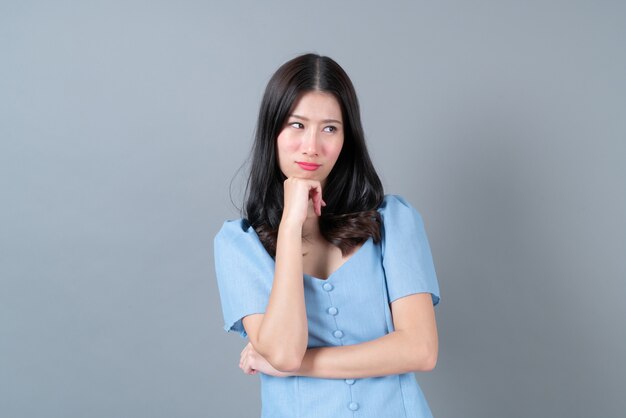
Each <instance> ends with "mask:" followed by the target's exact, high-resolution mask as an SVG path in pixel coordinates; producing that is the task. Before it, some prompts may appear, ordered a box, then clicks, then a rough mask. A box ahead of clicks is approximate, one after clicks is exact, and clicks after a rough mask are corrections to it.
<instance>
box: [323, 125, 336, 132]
mask: <svg viewBox="0 0 626 418" xmlns="http://www.w3.org/2000/svg"><path fill="white" fill-rule="evenodd" d="M336 130H337V128H336V127H334V126H327V127H325V128H324V132H335V131H336Z"/></svg>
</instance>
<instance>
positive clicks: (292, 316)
mask: <svg viewBox="0 0 626 418" xmlns="http://www.w3.org/2000/svg"><path fill="white" fill-rule="evenodd" d="M284 192H285V193H284V194H285V205H284V210H283V216H282V219H281V221H280V226H279V228H278V238H277V243H276V265H275V271H274V281H273V283H272V290H271V292H270V297H269V300H268V303H267V308H266V310H265V313H264V314H254V315H249V316H246V317H245V318H243V325H244V328H245V329H246V332H247V333H248V338H249V339H250V343H251V344H252V346H253V347H254V349H255V350H256V351H257V352H258V353H259V354H260V355H261V356H263V357H264V358H265V359H266V360H267V361H268V362H269V363H270V364H271V365H272V366H273V367H274V368H275V369H277V370H281V371H294V370H297V369H299V368H300V365H301V362H302V359H303V357H304V354H305V352H306V348H307V343H308V335H309V331H308V323H307V317H306V305H305V302H304V281H303V280H302V277H303V269H302V227H303V224H304V221H305V220H306V218H307V214H308V209H309V200H311V204H313V206H314V208H315V212H316V214H317V215H318V216H319V214H320V213H321V205H322V198H321V186H320V183H319V182H318V181H314V180H303V179H298V178H289V179H287V180H285V183H284Z"/></svg>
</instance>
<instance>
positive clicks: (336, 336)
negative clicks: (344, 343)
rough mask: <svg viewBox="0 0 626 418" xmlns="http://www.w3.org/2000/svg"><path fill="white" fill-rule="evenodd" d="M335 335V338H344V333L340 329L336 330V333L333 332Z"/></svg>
mask: <svg viewBox="0 0 626 418" xmlns="http://www.w3.org/2000/svg"><path fill="white" fill-rule="evenodd" d="M333 335H334V336H335V338H341V337H343V331H341V330H340V329H338V330H335V332H333Z"/></svg>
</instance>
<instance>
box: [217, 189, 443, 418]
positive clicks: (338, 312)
mask: <svg viewBox="0 0 626 418" xmlns="http://www.w3.org/2000/svg"><path fill="white" fill-rule="evenodd" d="M378 211H379V213H380V214H381V216H382V219H383V228H382V232H383V233H382V240H381V242H380V243H378V244H374V242H373V240H372V238H370V239H369V240H367V241H366V242H365V243H364V244H363V245H362V246H361V247H360V248H359V249H358V250H357V251H356V252H355V253H354V254H353V255H352V256H351V257H350V258H349V259H348V260H347V261H346V262H345V263H344V264H343V265H342V266H341V267H339V269H337V270H336V271H335V272H333V273H332V274H331V275H330V276H329V277H328V278H327V279H326V280H322V279H319V278H316V277H313V276H310V275H307V274H305V275H304V277H303V280H304V295H305V303H306V313H307V319H308V328H309V340H308V347H309V348H313V347H322V346H339V345H350V344H358V343H361V342H365V341H369V340H373V339H376V338H379V337H382V336H383V335H385V334H387V333H389V332H391V331H393V322H392V318H391V311H390V307H389V304H388V303H387V301H388V300H389V302H393V301H394V300H396V299H398V298H401V297H403V296H407V295H410V294H413V293H422V292H428V293H430V294H431V296H432V301H433V305H436V304H437V303H438V302H439V285H438V282H437V277H436V275H435V268H434V265H433V260H432V255H431V251H430V246H429V244H428V239H427V236H426V232H425V230H424V223H423V221H422V217H421V215H420V214H419V213H418V212H417V211H416V210H415V209H414V208H413V207H412V206H411V205H410V204H409V203H408V202H407V201H406V200H404V199H403V198H402V197H400V196H396V195H386V196H385V198H384V201H383V204H382V205H381V206H380V208H379V209H378ZM214 249H215V269H216V273H217V274H216V275H217V282H218V287H219V292H220V298H221V304H222V312H223V315H224V321H225V326H224V329H225V330H226V331H235V332H238V333H239V334H240V335H241V336H242V337H244V338H246V336H247V334H246V331H245V330H244V328H243V324H242V321H241V319H242V318H243V317H244V316H246V315H250V314H254V313H263V312H265V308H266V306H267V302H268V299H269V294H270V290H271V288H272V282H273V277H274V259H273V258H272V257H271V256H270V255H269V254H268V253H267V251H266V250H265V248H264V247H263V245H262V244H261V242H260V241H259V238H258V236H257V235H256V232H255V230H254V228H252V227H250V226H249V225H248V223H247V222H246V221H245V220H242V219H239V220H234V221H226V222H225V223H224V225H223V227H222V229H221V230H220V231H219V232H218V234H217V235H216V237H215V242H214ZM259 376H260V378H261V401H262V408H261V409H262V418H282V417H285V418H309V417H310V418H313V417H346V418H348V417H351V418H354V417H362V418H366V417H372V418H385V417H389V418H399V417H407V418H413V417H414V418H418V417H419V418H425V417H432V414H431V412H430V409H429V407H428V403H427V402H426V399H425V398H424V395H423V393H422V391H421V389H420V387H419V385H418V384H417V381H416V379H415V374H414V373H405V374H398V375H388V376H381V377H370V378H359V379H321V378H313V377H303V376H292V377H274V376H269V375H266V374H263V373H259Z"/></svg>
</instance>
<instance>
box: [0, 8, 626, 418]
mask: <svg viewBox="0 0 626 418" xmlns="http://www.w3.org/2000/svg"><path fill="white" fill-rule="evenodd" d="M225 3H226V2H224V3H222V2H210V1H110V0H107V1H104V0H103V1H59V2H44V1H41V2H32V1H3V2H2V4H1V5H0V61H1V63H0V140H1V142H0V190H1V192H2V198H1V199H2V205H0V226H1V231H0V416H2V417H7V418H41V417H46V418H47V417H50V418H57V417H58V418H74V417H76V418H83V417H90V418H100V417H103V418H104V417H107V418H108V417H111V418H113V417H115V418H125V417H128V418H144V417H145V418H159V417H163V418H171V417H190V418H191V417H198V418H200V417H219V418H222V417H223V418H226V417H237V418H240V417H255V416H258V415H259V413H260V408H261V403H260V396H259V379H258V376H247V375H244V374H243V373H242V372H241V371H240V369H239V368H238V367H237V364H238V360H239V353H240V351H241V349H242V348H243V347H244V345H245V341H244V340H242V339H241V338H240V337H239V336H237V335H236V334H226V333H225V332H224V331H223V329H222V326H223V321H222V316H221V308H220V302H219V296H218V292H217V284H216V281H215V273H214V269H213V237H214V235H215V233H216V232H217V231H218V229H219V228H220V227H221V225H222V223H223V221H224V220H226V219H234V218H238V217H239V213H238V211H237V209H236V207H235V206H234V205H233V204H232V203H231V199H230V195H229V185H230V183H231V180H233V178H234V180H233V181H232V197H233V200H234V202H235V203H237V204H240V202H241V194H242V184H243V181H244V180H245V176H244V173H245V169H244V170H243V171H241V172H240V173H239V175H236V172H237V170H238V168H239V167H240V166H241V165H242V164H243V163H244V162H245V160H246V158H247V155H248V152H249V150H250V145H251V141H252V137H253V131H254V125H255V122H256V116H257V112H258V107H259V103H260V99H261V95H262V92H263V89H264V87H265V84H266V83H267V81H268V79H269V77H270V75H271V74H272V73H273V71H274V70H276V68H277V67H278V66H279V65H280V64H282V63H283V62H284V61H286V60H288V59H291V58H293V57H295V56H296V55H299V54H301V53H305V52H317V53H320V54H323V55H328V56H330V57H332V58H334V59H335V60H337V61H338V62H339V63H340V65H342V66H343V67H344V68H345V69H346V71H347V72H348V74H349V75H350V77H351V78H352V80H353V82H354V84H355V87H356V90H357V93H358V94H359V99H360V102H361V107H362V116H363V122H364V127H365V131H366V137H367V141H368V144H369V149H370V151H371V154H372V158H373V160H374V163H375V165H376V167H377V169H378V171H379V174H380V175H381V178H382V180H383V183H384V186H385V191H386V193H394V194H400V195H403V196H404V197H405V198H406V199H408V200H409V202H411V204H413V205H414V206H415V207H416V208H417V209H418V211H420V213H421V214H422V216H423V218H424V221H425V226H426V231H427V234H428V238H429V240H430V244H431V248H432V252H433V257H434V261H435V266H436V271H437V275H438V279H439V284H440V287H441V295H442V299H441V304H440V305H439V306H437V308H436V313H437V320H438V326H439V335H440V355H439V361H438V364H437V367H436V369H435V370H434V371H433V372H430V373H418V374H417V378H418V381H419V382H420V385H421V387H422V389H423V391H424V393H425V395H426V398H427V400H428V401H429V404H430V406H431V408H432V411H433V413H434V415H435V417H440V418H456V417H470V418H485V417H487V418H491V417H493V418H501V417H507V418H511V417H512V418H516V417H520V418H521V417H581V418H582V417H622V416H624V410H626V396H624V394H623V391H624V388H625V387H626V382H625V378H624V376H626V361H624V354H625V353H626V326H625V325H624V318H626V307H625V306H626V305H625V304H624V303H623V300H624V298H625V297H626V280H625V279H626V216H624V214H626V122H625V121H626V77H625V74H626V54H625V53H624V45H625V43H626V6H625V5H624V3H623V2H618V1H595V2H581V1H528V2H512V1H486V0H485V1H475V2H465V1H456V2H451V1H444V2H389V3H388V4H386V5H384V6H383V5H382V4H381V3H380V2H363V1H341V2H339V1H337V2H326V1H317V2H307V3H304V2H303V3H295V2H291V1H284V2H254V1H242V2H236V1H234V2H228V3H227V4H225Z"/></svg>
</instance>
